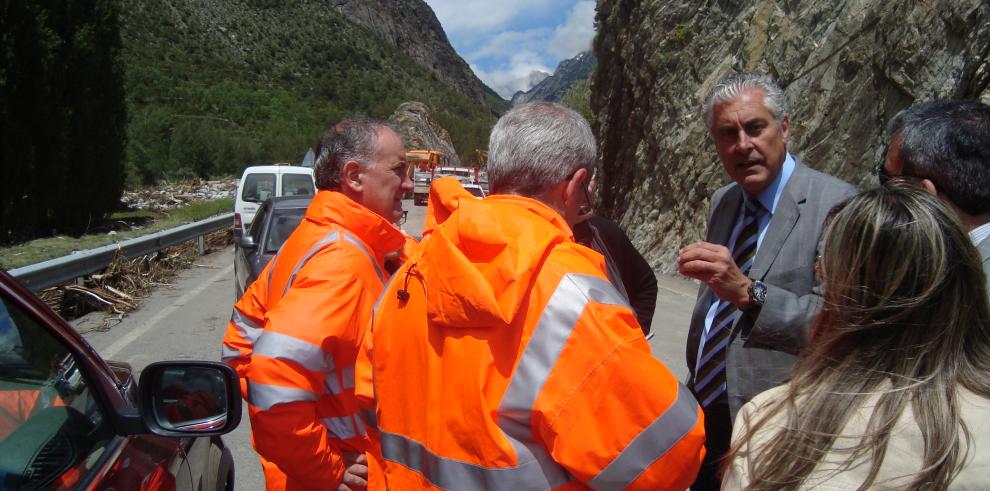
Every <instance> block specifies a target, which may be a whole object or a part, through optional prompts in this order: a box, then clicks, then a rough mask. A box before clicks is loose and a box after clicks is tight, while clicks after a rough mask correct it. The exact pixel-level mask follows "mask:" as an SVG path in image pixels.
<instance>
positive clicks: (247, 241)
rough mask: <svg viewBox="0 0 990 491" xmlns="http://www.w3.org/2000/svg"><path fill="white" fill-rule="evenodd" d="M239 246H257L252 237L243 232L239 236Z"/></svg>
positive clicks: (245, 247) (244, 247)
mask: <svg viewBox="0 0 990 491" xmlns="http://www.w3.org/2000/svg"><path fill="white" fill-rule="evenodd" d="M241 248H242V249H257V248H258V244H255V243H254V237H252V236H250V235H247V234H245V235H243V236H241Z"/></svg>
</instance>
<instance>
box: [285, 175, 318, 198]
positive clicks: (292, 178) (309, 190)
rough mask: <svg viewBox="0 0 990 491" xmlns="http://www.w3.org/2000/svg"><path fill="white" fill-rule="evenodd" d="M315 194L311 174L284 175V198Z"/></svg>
mask: <svg viewBox="0 0 990 491" xmlns="http://www.w3.org/2000/svg"><path fill="white" fill-rule="evenodd" d="M314 192H315V189H314V188H313V178H312V177H310V175H309V174H282V196H312V195H313V193H314Z"/></svg>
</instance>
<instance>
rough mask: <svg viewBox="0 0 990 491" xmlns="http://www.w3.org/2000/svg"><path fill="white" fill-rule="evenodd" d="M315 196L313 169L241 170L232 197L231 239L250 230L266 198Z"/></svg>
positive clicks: (272, 167) (282, 166)
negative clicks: (241, 172)
mask: <svg viewBox="0 0 990 491" xmlns="http://www.w3.org/2000/svg"><path fill="white" fill-rule="evenodd" d="M314 194H316V181H315V179H314V177H313V169H312V168H309V167H298V166H294V165H289V164H276V165H253V166H251V167H248V168H246V169H244V174H242V175H241V180H240V182H238V183H237V196H236V197H235V198H234V239H235V240H236V239H238V238H240V237H241V236H242V235H244V233H245V232H247V231H248V230H250V229H251V223H252V222H253V221H254V215H255V213H257V212H258V207H259V206H261V203H264V202H265V200H267V199H268V198H275V197H279V196H310V197H312V196H313V195H314Z"/></svg>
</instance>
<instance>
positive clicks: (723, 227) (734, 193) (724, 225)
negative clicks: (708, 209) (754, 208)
mask: <svg viewBox="0 0 990 491" xmlns="http://www.w3.org/2000/svg"><path fill="white" fill-rule="evenodd" d="M741 206H742V188H741V187H739V186H738V185H736V186H732V187H731V188H729V189H728V190H727V191H726V192H725V196H723V197H722V200H721V201H720V202H719V203H718V209H716V210H715V211H714V213H712V218H711V223H710V224H709V225H708V237H707V238H706V239H705V241H706V242H710V243H712V244H722V245H724V246H726V247H729V248H731V247H732V245H731V244H729V237H730V236H731V235H732V228H733V227H735V225H736V218H737V216H738V215H739V207H741Z"/></svg>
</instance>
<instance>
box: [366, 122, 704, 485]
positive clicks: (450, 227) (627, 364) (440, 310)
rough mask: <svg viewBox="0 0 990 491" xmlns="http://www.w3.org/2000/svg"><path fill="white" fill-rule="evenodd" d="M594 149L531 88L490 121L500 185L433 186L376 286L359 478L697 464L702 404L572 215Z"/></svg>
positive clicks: (671, 481)
mask: <svg viewBox="0 0 990 491" xmlns="http://www.w3.org/2000/svg"><path fill="white" fill-rule="evenodd" d="M595 155H596V151H595V141H594V137H593V135H592V133H591V128H590V127H589V126H588V123H587V122H586V121H585V120H584V118H583V117H581V115H579V114H577V113H576V112H574V111H572V110H570V109H567V108H565V107H563V106H559V105H557V104H553V103H547V102H540V103H531V104H526V105H522V106H519V107H516V108H514V109H512V110H511V111H509V112H508V113H506V114H505V115H504V116H502V118H501V119H499V121H498V123H497V124H496V125H495V128H494V129H493V130H492V133H491V138H490V144H489V159H488V176H489V179H490V182H491V189H492V192H493V193H494V194H492V195H491V196H489V197H487V198H485V199H484V200H478V199H475V198H473V197H471V196H469V195H468V196H464V194H465V193H463V189H459V187H458V186H456V183H453V182H450V181H444V182H439V181H438V184H440V185H439V186H437V187H436V188H435V189H434V190H433V191H431V196H430V200H431V203H430V205H431V208H434V209H435V208H436V207H445V209H444V210H442V211H443V213H437V216H438V221H439V223H438V224H437V225H436V226H435V227H433V229H432V232H431V233H430V234H429V236H428V237H427V238H425V239H424V240H423V243H422V245H421V246H420V248H419V249H418V250H417V251H416V252H414V253H413V254H412V256H411V257H410V258H409V260H408V261H407V262H406V264H405V265H404V266H402V267H401V268H400V269H399V270H398V271H397V272H396V277H395V281H393V282H392V283H391V284H390V285H389V286H388V287H387V288H386V289H385V292H384V293H383V294H382V296H381V299H380V303H379V305H378V307H377V308H376V310H375V314H374V316H373V319H372V326H371V332H370V334H369V338H368V339H366V342H365V345H364V348H365V350H364V352H363V354H362V358H361V359H365V358H364V355H367V358H366V359H367V360H368V363H367V364H364V363H359V365H358V375H357V380H358V388H357V391H358V397H359V400H360V401H361V402H362V405H363V406H364V407H365V408H366V411H367V413H365V414H367V417H366V418H365V422H366V425H367V426H368V427H369V428H370V429H369V432H368V436H369V437H370V438H371V440H372V448H373V452H371V453H370V454H369V455H370V458H369V477H368V479H369V488H373V489H378V485H379V484H381V483H384V482H387V483H388V486H389V487H390V488H392V489H422V488H424V487H431V488H432V487H435V488H438V489H500V488H506V489H508V488H509V487H511V488H516V489H558V488H559V487H561V486H566V485H567V484H568V483H574V484H577V483H583V484H584V485H586V486H588V487H590V488H593V489H633V490H636V489H642V490H647V489H649V490H654V489H685V488H686V487H687V485H688V484H690V483H691V481H692V480H693V479H694V476H695V474H696V473H697V469H698V465H700V463H701V451H702V446H703V440H704V434H703V432H702V426H703V424H702V422H701V418H700V416H701V412H700V409H699V408H698V404H697V402H696V401H695V400H694V398H693V397H692V396H691V393H690V391H688V390H687V389H686V388H682V387H681V386H680V385H679V384H678V383H677V381H676V379H675V378H674V377H673V376H672V375H671V374H670V372H669V371H668V370H667V369H666V367H664V365H663V364H662V363H660V362H659V361H658V360H657V359H655V358H654V357H653V356H652V355H651V354H650V348H649V345H648V344H647V342H646V339H645V338H644V336H643V331H642V330H641V329H640V327H639V325H638V324H637V322H636V318H635V316H634V315H633V312H632V310H631V309H630V308H629V305H628V303H627V302H626V300H625V299H624V298H623V297H622V296H621V295H620V294H619V293H618V292H617V291H616V289H615V288H614V287H613V286H612V285H611V284H609V283H608V280H607V279H606V276H605V273H604V266H603V258H602V256H601V255H600V254H598V253H596V252H594V251H592V250H591V249H588V248H586V247H584V246H581V245H579V244H577V243H576V242H574V236H573V234H572V233H571V225H573V224H574V223H575V221H576V220H578V219H579V218H580V217H581V210H582V208H583V207H584V206H585V205H586V204H587V200H588V193H587V189H586V186H587V182H586V181H587V180H588V178H589V177H590V170H591V166H592V163H593V162H594V159H595ZM445 193H451V194H457V195H459V196H456V199H450V196H445V195H444V194H445ZM438 195H440V196H438ZM447 212H449V213H447ZM409 374H428V376H409ZM379 450H380V453H377V451H379ZM508 483H511V484H508ZM578 487H582V486H580V485H578Z"/></svg>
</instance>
